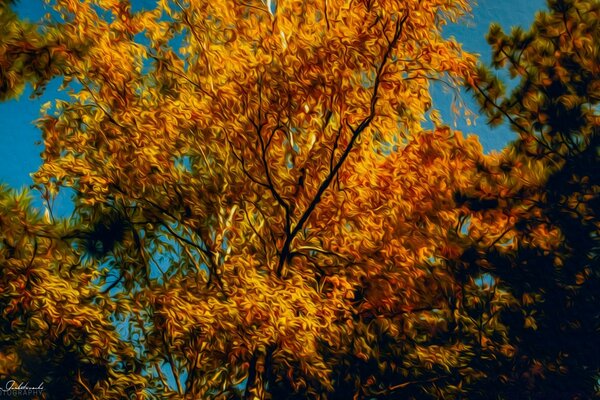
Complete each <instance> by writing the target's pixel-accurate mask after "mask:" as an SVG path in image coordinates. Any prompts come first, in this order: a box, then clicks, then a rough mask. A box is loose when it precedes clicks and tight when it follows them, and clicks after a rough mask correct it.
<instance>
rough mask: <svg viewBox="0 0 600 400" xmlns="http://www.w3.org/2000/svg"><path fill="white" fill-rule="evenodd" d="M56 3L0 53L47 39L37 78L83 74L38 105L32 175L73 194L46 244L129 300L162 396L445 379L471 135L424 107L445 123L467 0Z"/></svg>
mask: <svg viewBox="0 0 600 400" xmlns="http://www.w3.org/2000/svg"><path fill="white" fill-rule="evenodd" d="M51 4H52V5H53V7H54V11H53V12H52V13H51V15H50V16H49V19H48V20H46V21H45V22H44V23H43V24H42V25H41V27H39V28H37V29H36V30H33V33H32V35H34V36H36V35H40V37H41V39H37V38H36V39H35V40H34V39H26V40H21V39H20V38H21V37H20V36H19V35H20V34H17V33H16V32H15V31H14V29H15V28H11V27H10V26H9V27H7V28H6V29H8V30H9V31H10V35H9V36H6V37H7V38H8V39H6V40H3V42H2V48H3V51H4V53H3V54H8V55H11V54H19V55H18V56H16V59H17V61H14V60H13V59H14V58H15V57H13V59H11V58H10V57H8V56H3V58H2V60H3V62H5V61H6V65H21V64H19V63H20V62H21V61H19V60H20V59H19V57H21V55H20V53H18V52H16V53H15V52H14V51H12V50H10V49H12V48H13V47H15V46H16V47H17V48H18V46H24V45H23V44H22V42H23V43H32V42H35V41H37V40H40V41H41V42H40V43H43V46H45V51H43V52H40V54H39V57H42V54H43V55H44V56H45V55H48V56H49V57H50V58H49V60H48V61H47V62H45V63H38V64H33V65H34V67H32V68H34V69H33V70H32V72H31V74H29V75H27V76H26V77H25V78H26V79H27V80H33V82H43V81H44V80H46V79H49V77H51V76H59V77H62V79H63V82H64V85H63V86H64V88H65V90H67V91H68V92H69V94H70V97H71V99H70V100H69V101H56V102H54V104H52V105H49V108H48V109H47V110H46V114H45V115H44V116H43V117H42V118H41V119H40V121H39V127H40V129H41V130H42V133H43V140H44V153H43V159H44V163H43V165H42V167H41V168H40V170H39V171H38V173H37V174H36V177H35V179H36V182H37V184H39V185H40V187H44V188H45V190H47V193H49V195H50V196H52V195H55V194H56V192H57V191H58V190H61V188H63V187H70V188H72V189H74V190H75V192H76V204H77V209H76V217H75V219H74V221H75V222H74V223H72V224H70V225H68V227H67V228H65V229H66V231H65V232H54V233H52V235H53V236H52V238H53V239H52V240H54V241H56V242H57V243H58V242H60V243H62V242H64V241H66V242H68V243H69V244H70V248H71V249H73V251H74V252H75V254H76V255H78V256H79V257H80V259H81V263H82V265H84V266H85V268H86V271H91V270H94V266H96V268H97V271H96V274H97V278H96V279H95V280H93V281H90V282H89V285H92V286H95V290H98V291H100V293H103V295H104V297H103V299H104V300H103V302H102V304H105V303H106V304H113V305H115V304H118V305H119V307H120V308H119V314H118V318H117V317H114V318H113V319H114V320H115V322H114V325H115V326H121V327H123V326H125V327H127V328H126V329H123V328H121V329H119V332H121V336H122V340H123V341H124V342H125V343H129V345H130V347H131V348H133V349H134V350H135V357H136V359H137V360H138V362H139V364H138V365H139V366H140V368H141V370H140V371H139V375H141V376H143V377H144V379H146V380H147V382H148V383H147V385H146V388H147V391H149V393H152V394H154V395H156V396H159V397H162V398H170V397H172V398H182V397H187V398H198V397H201V398H205V397H207V398H231V397H236V396H243V397H245V398H267V397H270V396H272V397H275V398H281V397H287V398H289V397H290V396H298V397H310V398H313V397H322V398H325V397H329V398H336V397H338V398H339V397H363V396H380V397H381V396H394V395H396V393H397V391H398V390H400V389H407V388H410V390H416V391H419V390H421V389H419V388H420V387H421V386H423V385H427V384H428V383H429V382H434V381H435V380H436V379H441V378H436V377H435V375H436V374H437V373H438V372H443V376H442V378H444V381H447V379H448V373H447V371H448V370H449V367H448V365H450V364H451V363H452V357H455V356H456V354H457V352H459V350H460V348H459V347H457V346H456V344H453V343H451V344H448V343H441V344H439V345H437V344H434V345H431V343H427V340H426V339H427V338H428V337H430V334H429V333H427V332H433V331H436V330H437V329H438V327H440V326H441V325H443V324H444V323H445V322H444V318H445V314H444V313H445V311H444V310H446V308H443V307H442V306H441V305H440V304H439V303H440V302H441V301H446V297H448V296H446V295H445V293H447V291H450V290H452V287H451V286H452V285H447V284H445V283H443V280H442V278H440V276H438V275H439V274H444V272H443V271H442V270H439V271H438V270H432V269H431V268H429V265H428V259H430V258H431V257H432V255H433V254H435V253H436V252H437V251H438V250H439V251H441V250H440V249H443V248H444V246H445V243H446V240H445V238H446V236H447V235H446V231H447V230H448V226H454V225H455V222H456V220H457V218H458V217H457V215H458V214H457V213H458V211H456V209H455V207H454V200H453V198H452V194H453V193H454V191H455V190H457V188H466V187H467V186H468V185H469V181H468V179H467V177H468V176H469V174H468V173H467V171H470V170H472V169H473V168H474V164H473V163H472V162H471V160H473V159H475V158H476V157H475V155H476V154H478V153H480V152H481V149H480V148H479V146H478V145H477V143H476V141H475V140H474V139H469V140H466V141H465V140H464V139H462V138H461V136H460V135H458V134H456V135H455V134H453V133H452V132H450V131H449V130H448V129H445V128H439V129H438V128H436V129H434V131H433V132H429V131H424V130H423V128H422V127H421V125H422V122H423V121H424V119H425V118H427V117H428V116H431V117H432V118H433V119H434V122H438V121H437V119H436V118H435V115H436V113H435V112H432V110H429V108H430V106H431V99H430V95H429V92H428V89H429V82H430V80H431V79H443V80H445V81H447V83H449V84H450V85H455V84H461V83H462V82H463V80H464V79H469V77H470V73H471V71H472V67H473V63H474V60H473V58H472V57H470V56H468V55H466V54H464V53H463V52H462V51H461V49H460V46H459V45H458V44H457V43H456V42H454V41H453V40H447V39H444V38H443V37H442V36H441V33H440V29H441V27H442V26H443V24H444V23H446V22H447V21H450V20H455V19H456V18H457V17H458V16H460V15H461V14H462V13H464V12H465V11H466V8H467V4H466V2H464V1H462V0H455V1H450V0H432V1H425V2H424V1H416V0H414V1H413V0H411V1H387V0H384V1H361V2H345V1H338V0H333V1H330V0H326V1H304V2H298V1H289V2H288V1H281V2H266V3H262V2H259V1H249V2H245V3H239V2H233V1H219V2H212V3H208V2H196V1H183V0H181V1H159V2H158V3H157V6H156V8H155V9H152V10H141V11H133V10H132V9H131V6H130V4H129V2H124V1H107V0H98V1H77V0H57V1H53V2H51ZM11 18H12V17H11ZM14 38H16V39H14ZM28 45H29V44H28ZM36 48H37V47H36ZM11 60H13V61H11ZM36 60H37V58H36ZM9 62H12V64H9ZM3 65H4V64H3ZM28 65H29V64H28ZM5 68H7V67H5ZM8 68H9V70H8V72H4V73H6V74H9V75H10V74H14V72H15V71H17V72H19V73H20V74H21V75H18V74H17V76H23V74H25V73H24V72H20V70H18V69H14V68H13V69H10V68H12V67H8ZM3 71H6V69H5V70H3ZM10 76H12V75H10ZM19 79H24V78H19ZM15 82H17V81H15ZM13 86H14V85H13ZM13 86H11V87H13ZM11 90H12V89H11ZM4 93H6V89H5V92H4ZM428 110H429V113H428ZM448 171H452V173H451V174H448ZM49 240H50V239H49ZM444 276H446V275H444ZM438 289H439V290H438ZM82 290H83V289H82ZM90 290H91V289H90ZM85 303H86V304H89V305H90V307H91V306H92V305H94V304H95V303H93V302H90V301H86V302H85ZM107 307H108V306H107ZM115 307H116V306H115ZM440 310H441V311H440ZM115 313H116V311H115ZM69 315H71V314H69ZM72 316H73V318H75V319H76V320H77V321H78V322H79V323H81V324H82V325H85V324H87V323H88V321H87V318H88V317H86V315H85V314H75V313H74V312H73V313H72ZM115 340H116V339H115ZM169 376H171V377H172V378H171V379H169ZM140 379H142V378H140ZM105 384H106V381H102V382H100V383H96V384H95V385H94V384H92V383H90V384H89V385H87V386H88V388H89V390H90V394H89V395H90V396H91V397H92V396H96V397H98V396H100V393H101V390H102V389H101V388H102V387H103V386H102V385H105ZM415 387H416V388H417V389H413V388H415ZM432 390H433V389H432ZM91 393H94V394H93V395H92V394H91ZM83 396H85V394H83ZM67 397H68V395H67Z"/></svg>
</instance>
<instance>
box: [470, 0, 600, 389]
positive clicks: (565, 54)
mask: <svg viewBox="0 0 600 400" xmlns="http://www.w3.org/2000/svg"><path fill="white" fill-rule="evenodd" d="M549 8H550V9H549V11H548V12H543V13H539V14H538V15H537V16H536V20H535V22H534V24H533V26H532V28H531V30H530V31H528V32H524V31H522V30H520V29H513V31H512V33H511V34H510V35H507V34H505V33H504V32H502V30H501V29H500V28H498V27H497V26H493V27H492V28H491V30H490V34H489V36H488V40H489V42H490V44H491V46H492V49H493V64H492V65H493V67H494V68H506V69H508V71H509V73H510V75H511V77H512V78H513V79H516V80H517V84H516V86H515V88H514V89H513V90H512V92H511V94H510V95H506V94H505V93H504V90H503V86H502V84H501V83H500V82H499V81H498V80H497V79H495V78H492V75H493V74H492V73H490V72H488V71H487V70H485V69H482V70H481V71H480V77H481V81H480V83H479V85H478V86H477V87H476V88H475V89H474V90H475V91H476V94H477V96H478V98H479V100H480V102H481V104H482V107H483V109H484V111H486V112H487V114H488V115H489V117H490V120H491V121H492V122H496V121H500V120H507V121H508V122H509V123H510V126H511V127H512V129H513V130H514V131H515V132H516V133H518V134H519V139H518V140H516V141H515V142H514V143H513V144H511V145H510V146H509V147H508V148H507V149H505V150H504V152H503V153H502V155H499V156H498V157H497V159H496V160H494V162H492V163H486V164H485V165H482V170H483V173H482V175H481V180H480V183H479V184H478V185H477V186H476V188H475V190H473V191H471V192H470V193H469V195H470V196H474V197H478V198H481V197H483V196H485V197H486V198H493V199H494V200H495V201H496V203H498V206H497V207H493V208H492V209H488V210H479V212H475V213H471V226H472V229H470V230H469V242H468V243H469V247H468V248H467V250H466V251H465V253H463V260H462V261H463V265H465V266H466V268H470V272H469V274H487V275H488V276H489V277H490V278H489V279H492V281H493V282H494V284H493V287H494V288H496V289H497V290H502V291H505V292H507V293H508V294H510V296H511V297H512V300H511V301H513V302H514V303H515V306H514V307H513V308H512V309H507V310H505V311H504V312H502V313H500V315H498V317H497V318H498V319H499V320H500V321H502V323H503V326H502V328H501V329H502V330H501V332H502V333H503V334H506V335H507V339H508V341H509V343H511V345H512V347H513V349H512V350H511V351H513V352H514V355H513V356H512V357H511V359H510V360H509V362H507V363H504V365H503V366H502V368H499V366H498V365H497V363H496V361H494V363H492V364H490V365H489V367H488V368H489V371H490V378H493V376H491V372H492V371H494V373H495V374H498V378H499V379H498V380H496V379H492V380H494V381H495V386H494V388H495V391H496V392H497V393H504V398H536V399H538V398H539V399H546V398H565V399H567V398H568V399H573V398H592V397H594V396H598V383H597V382H598V377H599V369H600V364H599V361H600V353H598V349H597V346H595V345H594V343H598V342H599V340H600V336H599V332H600V326H599V320H600V315H599V313H598V309H597V306H596V305H597V304H598V293H599V292H598V288H599V284H600V280H599V278H600V275H599V271H598V265H599V261H600V260H599V250H600V242H599V236H598V230H599V227H600V221H599V219H598V210H599V206H600V203H599V193H600V181H599V177H600V175H599V174H598V172H599V171H600V170H599V169H598V161H599V160H598V157H599V155H600V147H599V146H600V135H599V130H598V129H599V125H600V118H599V115H598V104H599V102H600V98H599V97H598V88H599V87H600V86H599V85H600V80H599V76H600V75H599V74H598V68H599V67H598V66H599V65H600V53H599V51H598V45H597V44H598V42H599V40H600V36H599V35H600V33H599V32H600V31H599V29H598V28H599V25H598V18H599V17H600V4H599V3H598V2H597V1H584V0H561V1H558V0H556V1H550V2H549ZM471 209H473V208H472V207H471ZM499 221H501V222H500V223H499ZM467 254H468V257H465V255H467ZM505 331H506V333H505ZM485 385H486V386H485V389H482V390H486V391H488V390H489V388H490V386H489V385H490V382H486V383H485ZM482 397H485V396H482Z"/></svg>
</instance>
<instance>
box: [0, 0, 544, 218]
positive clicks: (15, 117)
mask: <svg viewBox="0 0 600 400" xmlns="http://www.w3.org/2000/svg"><path fill="white" fill-rule="evenodd" d="M152 3H154V1H153V0H137V1H136V0H133V4H134V8H139V7H144V6H147V5H151V4H152ZM544 6H545V1H544V0H527V1H523V0H479V2H478V5H475V6H474V12H473V17H471V18H468V19H467V20H465V21H463V22H462V23H461V24H457V25H453V26H449V27H447V28H446V29H445V33H446V35H447V36H455V37H456V38H457V39H458V40H459V41H460V42H462V43H463V46H464V48H465V49H466V50H468V51H470V52H473V53H478V54H481V56H482V60H484V61H488V60H489V58H490V52H489V50H488V45H487V43H486V41H485V34H486V32H487V29H488V27H489V24H490V23H491V22H498V23H500V25H502V26H503V27H504V28H505V29H507V30H508V29H510V27H511V26H514V25H521V26H524V27H528V26H529V25H530V24H531V21H532V20H533V18H534V15H535V12H536V10H539V9H541V8H543V7H544ZM17 10H18V12H19V14H20V15H22V16H24V17H26V18H29V19H31V20H38V19H39V18H41V16H42V15H43V14H44V13H45V12H46V11H47V10H46V9H45V6H44V3H43V0H21V1H20V2H18V6H17ZM58 85H59V82H58V81H53V82H51V83H50V85H49V86H48V88H47V90H46V92H45V93H44V95H43V96H41V97H40V98H35V99H31V98H30V97H29V95H30V93H31V90H30V88H29V89H28V90H27V91H26V92H25V93H24V94H23V95H22V96H21V98H20V99H18V100H11V101H8V102H4V103H0V121H2V123H0V182H4V183H7V184H9V185H10V186H11V187H14V188H21V187H23V186H29V185H30V184H31V177H30V174H31V173H32V172H34V171H35V170H36V169H37V168H38V166H39V165H40V162H41V158H40V152H41V151H42V146H41V145H40V144H39V141H40V139H41V135H40V132H39V131H38V129H37V128H36V127H35V126H34V124H33V121H35V119H36V118H38V117H39V115H40V114H39V110H40V107H41V105H42V104H44V103H45V102H47V101H50V100H54V99H55V98H57V97H62V98H64V97H65V94H64V93H60V92H58V91H57V89H58ZM434 95H435V98H434V102H435V106H436V107H437V108H440V110H441V111H442V116H443V118H444V120H445V121H446V122H448V123H449V124H450V125H452V121H453V120H454V118H453V116H452V114H451V111H450V108H449V106H448V105H447V100H446V99H445V98H444V97H446V98H447V96H444V95H443V94H442V93H441V90H440V89H439V88H436V89H435V90H434ZM464 99H465V100H468V95H465V96H464ZM467 103H468V104H470V108H471V109H472V110H473V111H477V107H476V106H475V104H474V103H473V102H469V101H467ZM456 128H457V129H460V130H462V131H464V132H471V133H476V134H477V135H479V137H480V140H481V142H482V143H483V145H484V149H485V150H486V151H490V150H493V149H500V148H502V147H503V146H504V145H505V144H506V143H507V142H508V141H509V140H511V139H512V138H513V134H512V133H511V132H510V131H508V130H507V129H506V128H499V129H495V130H491V129H490V128H489V127H487V126H486V124H485V119H484V118H479V120H478V121H477V125H475V126H471V127H468V126H466V124H464V123H463V122H461V121H460V120H459V121H457V126H456ZM36 143H38V144H36ZM57 205H58V204H57ZM63 206H64V201H63ZM57 211H59V210H57Z"/></svg>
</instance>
